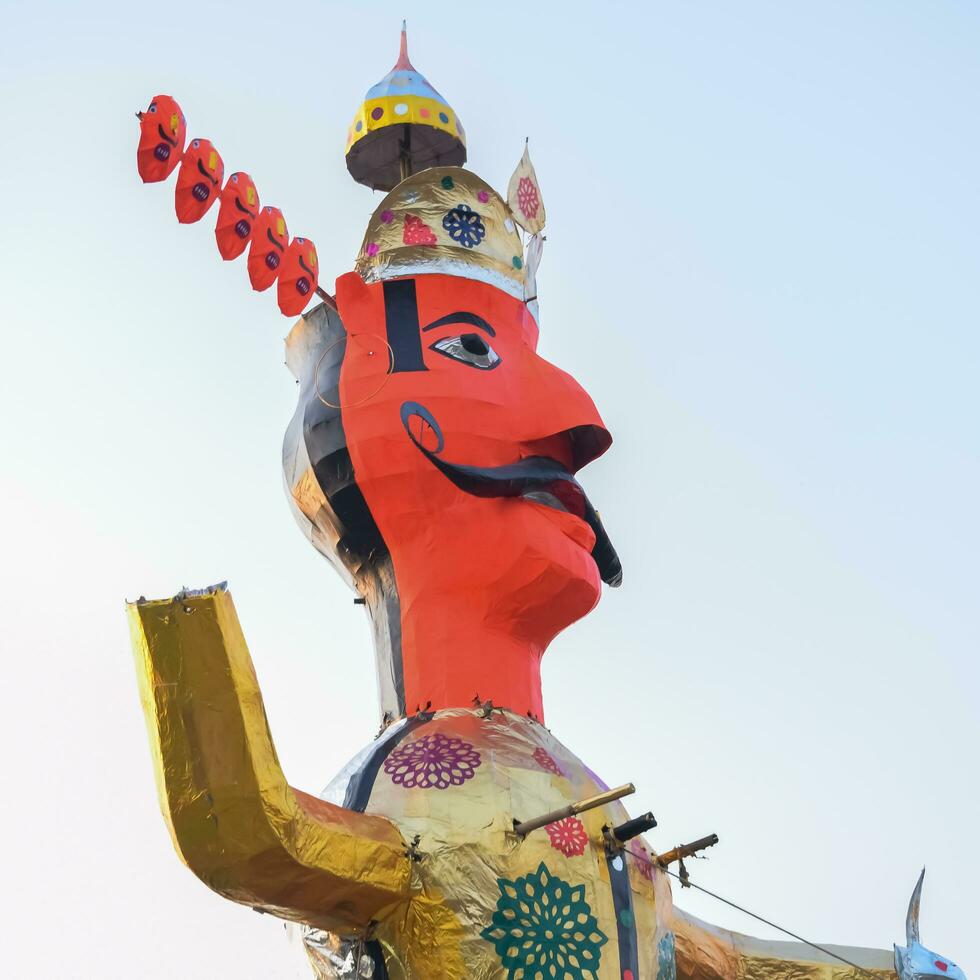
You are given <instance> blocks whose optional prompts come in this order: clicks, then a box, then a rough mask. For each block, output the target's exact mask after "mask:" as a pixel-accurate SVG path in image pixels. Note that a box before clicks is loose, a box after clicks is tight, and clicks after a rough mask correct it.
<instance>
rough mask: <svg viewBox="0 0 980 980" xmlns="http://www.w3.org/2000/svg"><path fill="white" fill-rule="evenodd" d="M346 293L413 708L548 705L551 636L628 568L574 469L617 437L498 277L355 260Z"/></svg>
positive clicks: (343, 311) (359, 450) (349, 400)
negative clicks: (367, 268)
mask: <svg viewBox="0 0 980 980" xmlns="http://www.w3.org/2000/svg"><path fill="white" fill-rule="evenodd" d="M337 303H338V307H339V311H340V315H341V318H342V319H343V322H344V326H345V328H346V330H347V337H348V340H347V347H346V353H345V355H344V359H343V364H342V367H341V373H340V403H341V406H342V419H343V428H344V433H345V436H346V442H347V447H348V450H349V452H350V457H351V460H352V462H353V468H354V474H355V477H356V481H357V485H358V487H359V488H360V490H361V492H362V493H363V495H364V498H365V501H366V503H367V506H368V508H369V509H370V511H371V514H372V516H373V518H374V521H375V522H376V524H377V526H378V529H379V530H380V532H381V536H382V537H383V539H384V542H385V545H386V546H387V548H388V549H389V551H390V554H391V558H392V563H393V567H394V573H395V578H396V583H397V589H398V598H399V603H400V610H401V642H402V652H403V657H404V685H405V702H406V705H407V707H408V710H409V711H412V710H414V709H415V707H416V706H423V707H424V706H425V705H426V704H427V703H428V702H431V705H432V707H433V708H439V707H444V706H446V705H465V704H469V703H470V702H471V701H472V699H473V697H474V696H477V695H479V696H481V697H487V696H490V694H491V692H492V694H493V697H494V700H495V702H496V703H497V704H503V705H505V706H507V707H510V708H512V709H513V710H515V711H520V712H521V713H524V712H525V711H529V712H531V713H532V714H533V715H535V716H537V717H539V718H540V717H541V699H540V682H539V680H538V671H539V661H540V657H541V654H542V653H543V652H544V649H545V647H546V646H547V645H548V643H549V642H550V641H551V639H552V638H553V637H554V636H555V635H556V634H557V633H558V632H559V631H560V630H561V629H563V628H564V627H566V626H568V625H569V624H570V623H572V622H574V621H575V620H577V619H579V618H581V617H582V616H584V615H585V614H586V613H588V612H589V610H590V609H592V607H593V606H594V605H595V603H596V602H597V601H598V598H599V594H600V589H601V580H602V579H605V580H606V581H607V582H609V583H610V584H613V585H617V584H618V583H619V579H620V577H621V572H620V568H619V560H618V558H617V557H616V554H615V551H614V550H613V549H612V545H611V544H610V543H609V540H608V538H607V537H606V535H605V532H604V531H603V530H602V527H601V524H600V523H599V521H598V518H597V517H596V514H595V511H594V510H593V508H592V506H591V504H590V503H589V501H588V498H587V497H586V496H585V494H584V492H583V491H582V489H581V487H579V485H578V483H577V482H576V481H575V480H574V477H573V474H574V473H575V472H576V471H577V470H578V469H580V468H581V467H582V466H584V465H585V464H586V463H588V462H589V461H590V460H592V459H594V458H595V457H597V456H598V455H600V454H601V453H603V452H604V451H605V450H606V449H607V448H608V447H609V444H610V442H611V437H610V436H609V433H608V432H607V431H606V429H605V427H604V426H603V424H602V420H601V419H600V417H599V414H598V412H597V411H596V408H595V405H594V404H593V403H592V400H591V399H590V398H589V396H588V395H587V394H586V392H585V391H584V390H583V389H582V388H581V387H580V386H579V385H578V383H577V382H576V381H574V379H572V378H571V377H570V376H569V375H567V374H565V373H564V372H563V371H561V370H559V369H558V368H556V367H555V366H554V365H552V364H549V363H548V362H547V361H545V360H544V359H543V358H541V357H540V356H538V354H537V353H536V347H537V326H536V324H535V322H534V320H533V318H532V317H531V316H530V314H529V313H528V311H527V308H526V306H525V304H524V303H523V302H521V301H520V300H517V299H514V298H513V297H511V296H509V295H507V294H506V293H504V292H502V291H501V290H499V289H497V288H495V287H493V286H490V285H487V284H484V283H481V282H476V281H472V280H469V279H462V278H457V277H453V276H447V275H424V276H417V277H415V278H403V279H396V280H392V281H388V282H384V283H376V284H371V285H366V284H365V283H364V282H363V281H362V280H361V278H360V277H359V276H358V275H357V274H356V273H350V274H348V275H346V276H344V277H342V278H341V279H340V280H338V283H337ZM389 363H390V366H391V367H392V370H391V371H390V373H389V371H388V368H389ZM597 538H598V540H597ZM481 688H482V689H481Z"/></svg>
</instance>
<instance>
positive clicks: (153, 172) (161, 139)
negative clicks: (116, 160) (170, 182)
mask: <svg viewBox="0 0 980 980" xmlns="http://www.w3.org/2000/svg"><path fill="white" fill-rule="evenodd" d="M139 120H140V141H139V145H138V146H137V148H136V169H137V170H138V171H139V175H140V177H142V179H143V183H144V184H153V183H156V182H157V181H161V180H166V179H167V178H168V177H169V176H170V175H171V174H172V173H173V172H174V170H175V168H176V167H177V164H178V163H180V160H181V157H182V156H183V153H184V143H185V142H186V140H187V123H186V122H185V121H184V114H183V112H181V111H180V106H179V105H177V103H176V101H175V100H174V99H172V98H170V96H169V95H157V96H155V97H154V98H153V99H152V100H151V102H150V104H149V106H148V107H147V108H146V110H145V111H144V112H141V113H139Z"/></svg>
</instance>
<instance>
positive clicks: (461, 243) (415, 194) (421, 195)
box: [355, 167, 524, 300]
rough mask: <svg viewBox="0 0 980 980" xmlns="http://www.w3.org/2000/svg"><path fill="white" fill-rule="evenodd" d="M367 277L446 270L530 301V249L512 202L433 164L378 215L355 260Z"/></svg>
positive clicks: (462, 174) (399, 190) (398, 190)
mask: <svg viewBox="0 0 980 980" xmlns="http://www.w3.org/2000/svg"><path fill="white" fill-rule="evenodd" d="M355 268H356V270H357V272H358V273H359V274H360V275H361V278H363V279H364V281H365V282H381V281H384V280H386V279H393V278H396V277H398V276H416V275H424V274H426V273H443V274H445V275H452V276H459V277H460V278H463V279H476V280H477V281H479V282H487V283H490V285H492V286H496V287H497V288H498V289H502V290H503V291H504V292H506V293H508V294H509V295H511V296H514V297H516V298H517V299H521V300H523V299H524V248H523V246H522V244H521V239H520V235H519V234H518V231H517V225H516V223H515V222H514V217H513V215H512V214H511V211H510V208H509V207H508V206H507V202H506V201H504V200H503V198H501V196H500V195H499V194H498V193H497V192H496V191H495V190H494V189H493V188H492V187H491V186H490V185H489V184H487V183H485V182H484V181H483V180H481V179H480V178H479V177H477V176H476V174H474V173H470V172H469V171H468V170H463V169H461V168H460V167H431V168H430V169H428V170H423V171H422V172H421V173H417V174H415V175H414V176H412V177H409V178H407V179H406V180H403V181H402V182H401V183H400V184H398V186H397V187H395V189H394V190H392V191H391V193H390V194H388V195H387V196H386V197H385V199H384V200H383V201H382V202H381V204H380V205H379V206H378V208H377V210H376V211H375V212H374V214H373V215H372V216H371V221H370V222H369V223H368V228H367V233H366V234H365V236H364V241H363V243H362V245H361V251H360V253H359V254H358V256H357V263H356V265H355Z"/></svg>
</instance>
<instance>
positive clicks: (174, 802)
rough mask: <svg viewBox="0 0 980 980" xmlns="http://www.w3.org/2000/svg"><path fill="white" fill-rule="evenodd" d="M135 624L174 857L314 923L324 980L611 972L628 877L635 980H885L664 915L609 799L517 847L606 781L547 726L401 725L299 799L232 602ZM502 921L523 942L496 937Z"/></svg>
mask: <svg viewBox="0 0 980 980" xmlns="http://www.w3.org/2000/svg"><path fill="white" fill-rule="evenodd" d="M129 613H130V621H131V626H132V634H133V643H134V651H135V654H136V664H137V671H138V675H139V682H140V690H141V695H142V700H143V705H144V710H145V712H146V718H147V724H148V729H149V735H150V742H151V747H152V750H153V755H154V762H155V770H156V776H157V785H158V789H159V793H160V800H161V805H162V808H163V813H164V817H165V819H166V821H167V823H168V826H169V827H170V830H171V834H172V836H173V840H174V845H175V847H176V849H177V851H178V853H179V854H180V856H181V857H182V859H183V860H184V861H185V863H186V864H187V865H188V866H189V867H190V868H191V870H192V871H194V873H195V874H196V875H197V876H198V877H199V878H201V880H203V881H204V882H205V884H207V885H208V886H209V887H211V888H213V889H214V890H215V891H217V892H219V893H220V894H221V895H223V896H225V897H227V898H230V899H232V900H234V901H237V902H241V903H243V904H247V905H250V906H252V907H254V908H256V909H259V910H261V911H266V912H270V913H272V914H275V915H278V916H280V917H282V918H284V919H289V920H292V921H294V922H298V923H302V924H303V925H304V926H306V927H308V933H307V946H308V949H309V954H310V960H311V964H312V965H313V968H314V970H315V972H316V974H317V975H319V976H321V977H351V976H354V975H355V974H353V973H350V972H348V971H346V970H345V968H344V967H343V964H345V963H346V964H347V965H348V966H350V965H351V964H353V966H354V968H355V969H356V966H357V963H358V961H359V958H360V956H361V955H363V954H364V951H365V950H367V951H370V950H372V949H373V950H375V951H379V952H380V954H381V955H383V958H384V969H386V970H387V975H388V976H389V977H390V978H392V980H433V978H447V980H463V978H485V980H490V978H494V980H497V978H507V980H530V978H535V977H539V976H540V977H542V978H545V977H547V978H550V977H552V976H556V977H566V978H571V980H577V978H579V977H589V978H596V980H622V978H623V977H625V976H627V974H626V973H625V972H624V968H623V961H622V960H621V956H622V955H623V946H622V944H621V941H620V940H621V938H622V937H623V936H627V938H628V935H629V934H628V933H624V932H623V931H622V929H621V927H623V924H624V921H626V920H625V919H624V916H623V910H624V906H623V903H622V901H621V900H620V901H619V903H618V905H617V900H616V898H615V896H614V891H613V888H612V881H611V876H613V875H616V874H624V875H625V876H626V879H627V880H628V895H629V901H628V903H627V904H628V909H629V915H628V921H629V930H630V932H631V935H632V940H631V941H632V943H633V945H634V947H635V955H636V962H635V966H636V970H635V971H633V976H634V980H639V978H640V977H642V978H651V980H653V978H656V980H672V978H673V977H680V978H685V980H743V978H758V980H845V978H847V980H851V978H857V977H859V976H863V977H866V976H867V975H868V974H869V973H870V975H871V976H874V977H880V978H885V977H894V973H893V971H892V969H891V966H890V954H888V953H883V952H882V953H879V952H876V951H872V950H855V949H842V948H838V949H837V950H836V951H837V952H839V955H842V956H844V957H845V958H847V959H850V960H852V961H854V962H856V963H858V964H860V965H861V967H862V968H863V970H861V971H855V970H854V969H852V968H850V967H846V966H844V965H843V964H841V963H835V962H834V961H833V960H831V959H829V958H827V957H823V956H822V955H821V954H818V953H816V952H814V951H813V950H810V949H808V948H806V947H803V946H801V945H798V944H793V943H766V942H762V941H759V940H752V939H749V938H748V937H745V936H740V935H738V934H735V933H730V932H726V931H724V930H719V929H715V928H714V927H711V926H708V925H706V924H704V923H701V922H699V921H698V920H696V919H693V918H691V917H688V916H685V915H684V914H683V913H681V912H680V911H678V910H675V909H674V907H673V903H672V899H671V891H670V886H669V880H668V878H667V876H666V875H665V874H664V873H663V871H662V870H661V869H660V868H659V867H658V866H657V865H656V863H655V855H654V853H653V851H652V850H651V849H650V848H649V847H648V846H647V845H646V843H645V842H644V841H643V840H642V838H636V839H634V840H633V841H630V842H629V843H628V844H627V845H626V847H625V849H623V850H621V851H617V852H612V853H610V852H608V851H607V850H606V847H605V844H604V840H603V834H602V828H603V826H604V825H606V824H611V825H616V824H619V823H621V822H623V821H624V820H625V819H627V816H628V815H627V812H626V810H625V808H624V807H623V806H622V805H621V804H619V803H614V804H611V805H608V806H605V807H602V808H598V809H596V810H592V811H589V812H587V813H583V814H581V815H580V816H579V817H578V818H575V822H574V823H568V824H565V825H564V826H560V825H552V826H551V827H546V828H543V829H541V830H537V831H534V832H533V833H531V834H529V835H528V836H527V837H526V838H523V839H522V838H520V837H518V836H517V835H516V834H515V833H514V830H513V826H514V820H515V819H517V820H524V819H528V818H530V817H533V816H536V815H538V814H541V813H544V812H547V811H550V810H554V809H556V808H558V807H561V806H563V805H565V804H568V803H571V802H574V801H577V800H579V799H582V798H584V797H588V796H592V795H594V794H595V793H596V792H598V791H600V790H602V789H604V788H605V786H604V784H603V783H602V782H601V781H600V780H599V779H598V778H597V777H596V776H595V775H594V774H593V773H592V772H591V771H590V770H589V769H588V768H587V767H586V766H585V765H584V764H583V762H582V761H581V760H579V759H578V758H577V757H576V756H575V755H573V754H572V753H571V752H570V751H569V750H568V749H566V748H565V747H564V746H563V745H562V744H561V743H560V742H559V741H558V740H557V739H556V738H555V737H554V736H553V735H551V733H550V732H549V731H548V730H547V729H545V728H544V727H542V726H541V725H539V724H537V723H536V722H534V721H532V720H530V719H528V718H525V717H521V716H517V715H514V714H511V713H509V712H504V711H500V710H491V709H490V707H489V706H488V707H487V708H486V709H484V708H475V709H472V710H469V709H449V710H446V711H441V712H439V713H437V714H435V715H431V716H430V715H419V716H415V717H413V718H409V719H402V720H401V721H399V722H397V723H395V724H394V725H391V726H389V727H388V728H387V729H386V730H385V732H384V733H383V734H382V735H381V736H379V738H378V739H377V740H376V741H375V743H374V744H373V745H371V746H368V747H367V748H366V749H365V750H364V751H363V752H362V753H360V754H359V755H358V756H357V757H356V758H355V759H354V760H353V761H352V763H351V764H350V765H349V766H348V767H346V768H345V770H344V771H343V772H342V773H341V775H340V776H338V777H337V779H335V780H334V782H333V783H331V785H330V786H329V787H328V788H327V790H326V791H325V793H324V797H325V799H316V798H314V797H311V796H308V795H307V794H305V793H302V792H300V791H297V790H293V789H291V788H290V787H289V786H288V785H287V783H286V781H285V778H284V777H283V774H282V770H281V767H280V765H279V762H278V759H277V757H276V753H275V748H274V746H273V744H272V740H271V737H270V734H269V730H268V724H267V721H266V718H265V711H264V708H263V705H262V698H261V693H260V691H259V688H258V683H257V680H256V677H255V673H254V669H253V667H252V663H251V660H250V658H249V655H248V651H247V649H246V646H245V641H244V638H243V637H242V634H241V629H240V626H239V624H238V620H237V617H236V615H235V610H234V606H233V604H232V601H231V597H230V596H229V595H228V593H227V592H226V591H225V590H224V589H223V588H222V587H215V588H213V589H209V590H205V591H203V592H201V593H197V594H193V593H182V594H180V595H178V596H176V597H175V598H173V599H169V600H163V601H159V602H145V601H140V602H138V603H134V604H132V605H131V606H130V607H129ZM617 861H619V862H621V863H620V864H619V865H617V864H616V863H615V862H617ZM617 867H618V868H621V869H622V870H621V871H617V870H616V869H617ZM620 898H622V896H620ZM515 923H516V924H517V925H516V928H517V929H518V930H519V931H520V932H521V938H520V939H519V940H518V939H512V938H511V937H509V936H506V935H505V933H506V932H507V929H510V928H512V927H514V924H515ZM501 925H502V926H503V927H504V928H501ZM558 930H562V931H563V932H562V934H563V935H564V936H565V939H564V946H563V949H564V953H563V955H564V957H565V959H564V961H563V962H564V967H563V969H564V972H557V971H556V972H555V973H553V974H552V973H551V972H550V970H549V969H548V967H549V965H550V963H552V962H554V957H553V956H552V959H551V960H550V961H549V960H548V959H547V956H546V955H545V954H547V952H548V949H552V950H553V949H554V943H553V942H552V940H553V938H554V935H555V934H556V932H557V931H558ZM549 944H550V946H549ZM667 949H669V950H671V956H670V959H669V961H668V960H667V959H666V958H665V955H664V952H665V950H667ZM542 950H544V953H542ZM347 953H351V954H352V955H351V956H350V957H349V958H348V957H347V956H346V954H347ZM355 953H356V955H353V954H355ZM341 954H343V955H341ZM674 954H676V960H675V956H674ZM518 958H520V959H523V960H526V961H527V962H525V963H523V965H521V964H518V962H517V961H518ZM528 958H529V959H528ZM338 964H340V965H338ZM375 969H376V972H375V974H374V975H375V976H376V977H381V976H384V974H383V973H381V972H380V970H381V967H380V966H379V965H376V966H375Z"/></svg>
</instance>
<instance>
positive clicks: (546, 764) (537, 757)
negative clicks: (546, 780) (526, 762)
mask: <svg viewBox="0 0 980 980" xmlns="http://www.w3.org/2000/svg"><path fill="white" fill-rule="evenodd" d="M531 758H532V759H534V761H535V762H536V763H537V764H538V765H539V766H540V767H541V768H542V769H543V770H544V771H545V772H551V773H554V774H555V775H556V776H564V775H565V774H564V773H563V772H562V771H561V769H560V768H559V766H558V763H557V762H555V760H554V759H553V758H552V757H551V756H550V755H549V754H548V753H547V752H545V750H544V749H542V748H540V747H538V748H536V749H535V750H534V755H532V756H531Z"/></svg>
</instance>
